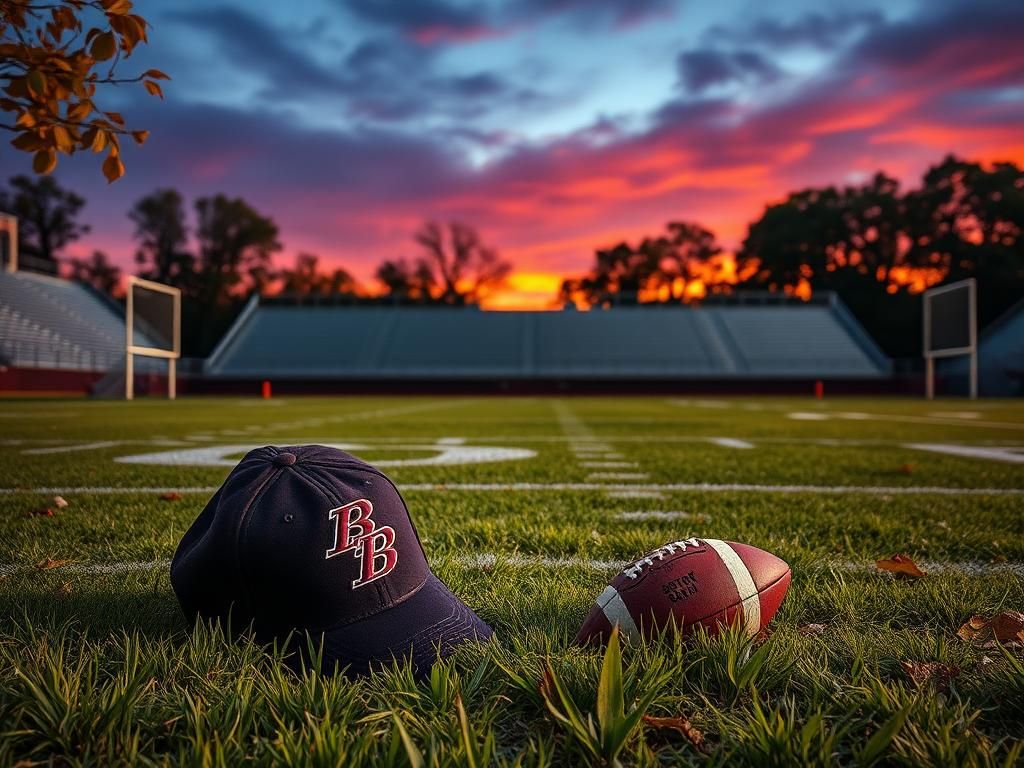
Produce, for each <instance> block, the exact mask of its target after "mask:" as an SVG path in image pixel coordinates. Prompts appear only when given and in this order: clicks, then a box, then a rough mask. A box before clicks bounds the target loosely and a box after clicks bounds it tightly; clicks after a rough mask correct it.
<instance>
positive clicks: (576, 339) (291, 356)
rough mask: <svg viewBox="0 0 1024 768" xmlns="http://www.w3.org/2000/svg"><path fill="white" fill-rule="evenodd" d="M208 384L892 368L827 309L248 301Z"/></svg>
mask: <svg viewBox="0 0 1024 768" xmlns="http://www.w3.org/2000/svg"><path fill="white" fill-rule="evenodd" d="M204 373H205V374H206V376H207V377H209V378H212V379H217V378H220V379H236V380H238V379H256V378H274V379H293V380H303V379H305V380H351V381H359V380H364V381H369V380H381V381H384V380H392V381H401V380H405V381H412V380H426V381H429V380H438V381H441V380H445V381H451V380H506V379H507V380H531V379H532V380H567V379H572V380H587V379H590V380H615V381H623V382H625V381H629V380H649V381H666V380H675V381H679V380H690V379H704V380H721V379H735V380H742V379H748V380H807V379H845V380H866V379H881V378H886V377H888V376H889V375H890V363H889V361H888V359H886V358H885V356H884V355H883V354H882V353H881V351H880V350H879V349H878V347H877V346H876V345H875V344H874V342H873V341H872V340H871V339H870V338H869V337H868V336H867V334H866V333H865V332H864V331H863V329H861V328H860V326H859V325H858V324H857V323H856V321H855V320H854V319H853V318H852V316H851V315H850V314H849V312H848V311H847V310H846V309H845V307H844V306H843V305H842V304H841V302H839V301H838V299H837V298H836V297H834V296H830V295H825V296H819V297H816V298H815V301H814V302H813V303H809V304H803V303H793V302H791V301H785V300H776V299H773V298H771V297H761V298H759V299H758V300H757V301H755V302H746V303H744V302H733V303H722V304H717V305H713V304H708V305H705V306H701V307H686V306H672V307H668V306H656V307H650V306H645V307H637V306H633V307H616V308H612V309H604V310H592V311H589V312H577V311H562V312H484V311H481V310H478V309H475V308H468V307H467V308H441V307H400V306H395V307H389V306H380V305H365V304H363V305H360V304H354V305H347V306H346V305H332V304H322V303H320V304H318V303H304V302H302V301H298V302H295V301H292V302H288V301H280V300H274V299H270V300H268V299H263V300H260V299H258V298H253V299H252V300H251V301H250V303H249V305H248V306H247V307H246V309H245V311H244V312H243V313H242V315H241V316H240V317H239V319H238V320H237V321H236V322H235V324H234V326H232V328H231V329H230V330H229V332H228V333H227V334H226V335H225V337H224V339H223V340H222V341H221V344H220V345H219V346H218V347H217V349H216V350H215V351H214V353H213V354H212V355H211V356H210V358H209V359H208V360H207V362H206V365H205V368H204Z"/></svg>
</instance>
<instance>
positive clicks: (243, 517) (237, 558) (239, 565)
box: [235, 469, 283, 615]
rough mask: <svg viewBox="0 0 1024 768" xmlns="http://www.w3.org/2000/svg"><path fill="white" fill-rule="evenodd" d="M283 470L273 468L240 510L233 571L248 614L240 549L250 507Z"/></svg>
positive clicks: (248, 518)
mask: <svg viewBox="0 0 1024 768" xmlns="http://www.w3.org/2000/svg"><path fill="white" fill-rule="evenodd" d="M282 471H283V470H280V469H275V470H273V471H272V472H271V473H270V474H269V475H267V477H266V478H265V479H264V480H263V482H262V483H261V484H260V487H259V488H258V489H257V490H256V493H255V494H253V497H252V498H251V499H250V500H249V503H248V504H246V505H245V509H243V510H242V515H241V519H240V520H239V522H238V531H237V533H236V536H235V572H236V574H237V577H238V585H239V587H240V588H241V593H242V600H243V602H244V604H245V608H246V610H247V611H248V613H249V614H250V615H252V604H251V603H250V601H249V590H248V588H247V587H246V585H245V582H246V579H245V568H244V566H243V564H242V549H243V547H244V546H245V541H244V540H245V537H246V534H248V532H249V525H250V523H251V522H252V514H251V512H252V508H253V507H254V506H256V504H257V503H258V502H259V500H260V499H262V498H263V494H264V493H266V491H267V488H268V487H269V486H270V484H271V483H272V482H273V481H274V480H276V479H277V477H278V476H279V475H280V474H281V472H282Z"/></svg>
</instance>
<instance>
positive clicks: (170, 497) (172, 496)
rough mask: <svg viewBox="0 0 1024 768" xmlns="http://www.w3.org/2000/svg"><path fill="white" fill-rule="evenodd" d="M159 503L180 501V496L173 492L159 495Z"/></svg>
mask: <svg viewBox="0 0 1024 768" xmlns="http://www.w3.org/2000/svg"><path fill="white" fill-rule="evenodd" d="M160 500H161V501H181V494H180V493H176V492H175V491H169V492H167V493H161V494H160Z"/></svg>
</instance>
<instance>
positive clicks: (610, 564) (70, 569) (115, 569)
mask: <svg viewBox="0 0 1024 768" xmlns="http://www.w3.org/2000/svg"><path fill="white" fill-rule="evenodd" d="M433 560H434V562H435V564H437V563H444V562H445V561H446V560H450V561H451V562H454V563H457V564H458V565H461V566H464V567H466V568H493V567H495V566H496V565H498V564H499V563H501V564H505V565H510V566H513V567H526V568H586V569H588V570H595V571H615V570H618V569H619V568H621V567H622V566H623V565H625V564H626V563H627V562H628V561H627V560H619V559H611V560H605V559H596V558H587V557H581V556H579V555H570V556H567V557H566V556H555V555H528V554H521V553H518V552H509V553H502V552H478V553H475V554H471V555H456V556H453V557H450V558H449V557H446V556H445V555H443V554H439V555H436V556H435V557H434V558H433ZM170 565H171V561H170V560H151V561H127V562H117V561H115V562H107V563H89V562H80V563H75V562H71V563H67V564H65V565H59V566H56V567H54V568H46V569H43V568H40V567H39V566H37V565H30V564H22V565H18V564H0V576H13V575H16V574H24V573H33V572H34V573H45V572H53V573H57V574H80V575H96V576H104V575H123V574H126V573H144V572H149V571H157V570H166V569H168V568H170ZM918 565H919V566H920V567H921V569H922V570H923V571H924V572H925V573H928V574H936V575H937V574H941V573H963V574H967V575H972V576H987V575H993V574H999V573H1010V574H1015V575H1021V576H1024V563H1021V562H1008V563H989V562H985V561H983V560H965V561H957V562H944V561H925V562H922V563H918ZM830 570H840V571H851V572H859V573H872V572H877V571H878V569H877V567H876V566H875V564H874V563H872V562H859V561H849V560H839V561H825V562H822V563H814V564H813V565H812V566H811V567H810V568H809V569H807V571H810V572H813V573H821V572H823V571H830ZM880 575H882V574H881V573H880Z"/></svg>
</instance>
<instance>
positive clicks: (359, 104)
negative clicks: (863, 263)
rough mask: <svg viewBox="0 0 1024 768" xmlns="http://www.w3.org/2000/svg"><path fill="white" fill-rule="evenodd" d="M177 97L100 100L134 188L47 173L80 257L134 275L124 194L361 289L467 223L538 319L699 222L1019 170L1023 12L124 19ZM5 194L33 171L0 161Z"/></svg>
mask: <svg viewBox="0 0 1024 768" xmlns="http://www.w3.org/2000/svg"><path fill="white" fill-rule="evenodd" d="M136 8H137V10H138V12H140V13H141V14H142V15H143V16H145V17H146V18H147V19H149V21H150V22H151V24H152V29H151V31H150V40H151V42H150V45H149V46H148V47H145V48H144V49H140V50H139V52H138V53H137V54H136V55H135V56H133V57H132V58H131V59H129V60H127V61H126V62H124V63H123V64H122V66H121V69H120V70H119V74H122V75H128V74H132V73H133V72H134V71H135V70H138V71H141V70H142V69H145V68H147V67H151V66H152V67H159V68H160V69H162V70H164V71H166V72H167V73H168V74H170V75H171V77H172V78H173V79H172V81H171V82H169V83H167V84H165V87H164V91H165V94H166V100H165V101H163V102H161V101H159V100H156V99H153V98H152V97H149V96H147V95H146V94H145V93H144V91H143V90H142V88H141V87H134V88H120V89H118V90H117V91H116V92H114V93H111V94H110V95H109V96H108V97H107V103H108V104H111V105H112V106H114V107H115V108H119V109H120V110H121V111H122V112H123V113H124V114H125V116H126V118H127V119H128V121H129V125H130V127H132V128H146V129H149V130H150V131H151V132H152V135H151V138H150V140H149V141H148V142H147V144H146V146H145V147H143V148H141V149H128V150H126V152H125V160H126V164H127V166H128V172H127V176H126V177H125V178H124V179H123V180H121V181H118V182H116V183H115V184H113V185H110V186H108V185H107V184H106V183H105V182H104V180H103V179H102V176H101V175H100V173H99V169H98V164H97V162H96V160H95V158H91V157H89V158H84V157H83V158H78V157H76V158H73V159H71V160H68V159H66V158H65V159H62V160H61V164H60V167H59V168H58V171H57V174H56V175H57V178H58V180H59V181H60V182H61V183H63V184H65V185H66V186H69V187H71V188H73V189H75V190H76V191H78V192H79V193H80V194H82V195H84V196H85V197H86V198H87V200H88V205H87V207H86V208H85V209H84V219H85V220H86V221H87V222H88V223H90V224H91V225H92V227H93V232H92V233H91V234H90V235H88V236H87V237H86V238H84V239H83V241H82V242H81V243H79V244H77V245H76V246H75V247H74V249H73V252H74V253H75V254H76V255H84V254H87V253H88V252H91V251H92V250H93V249H94V248H100V249H102V250H105V251H107V252H108V254H109V255H110V256H112V257H113V259H114V261H115V262H117V263H119V264H121V265H122V266H124V267H127V268H130V267H131V256H132V253H133V246H132V242H131V234H132V225H131V222H130V221H129V220H128V218H127V216H126V212H127V210H128V209H129V208H130V206H131V204H132V203H133V201H134V200H136V199H138V198H139V197H141V196H142V195H144V194H146V193H148V192H150V191H152V190H154V189H156V188H158V187H167V186H171V187H175V188H177V189H179V190H180V191H181V192H182V193H183V194H184V195H185V196H186V197H187V198H188V199H189V201H191V200H192V199H194V198H195V197H198V196H202V195H208V194H214V193H218V192H222V193H225V194H227V195H232V196H241V197H243V198H245V199H246V200H247V201H249V202H250V203H251V204H252V205H254V206H255V207H256V208H257V209H258V210H260V211H261V212H263V213H266V214H269V215H271V216H272V217H273V218H274V219H275V220H276V221H277V223H278V224H279V226H280V228H281V240H282V242H283V244H284V246H285V250H284V251H283V252H282V254H280V255H279V256H278V263H279V264H286V263H290V262H291V261H292V260H293V259H294V255H295V254H296V253H297V252H299V251H306V252H312V253H316V254H319V255H320V256H321V258H322V260H323V261H325V262H326V263H327V264H329V265H331V266H333V265H341V266H344V267H345V268H347V269H348V270H349V271H351V272H352V273H353V274H355V275H356V276H357V277H358V278H360V279H361V280H364V281H369V280H370V279H371V276H372V273H373V269H374V267H375V266H376V265H377V264H378V263H379V262H380V261H381V260H383V259H386V258H396V257H401V256H406V257H410V256H414V255H415V254H416V248H415V245H414V244H413V242H412V234H413V232H414V231H415V230H416V228H417V227H418V226H419V225H420V223H421V222H423V221H424V220H426V219H438V220H442V221H447V220H452V219H455V220H460V221H464V222H466V223H468V224H471V225H473V226H475V227H477V228H478V229H479V230H480V232H481V233H482V235H483V237H484V240H485V241H486V242H487V243H489V244H491V245H493V246H495V247H497V248H498V249H499V251H500V252H501V253H502V254H503V255H504V256H506V257H507V258H508V259H509V260H511V261H512V263H513V264H514V267H515V272H516V274H515V275H514V276H513V278H512V281H511V284H510V287H509V289H508V290H507V291H506V295H505V297H504V298H503V299H501V300H500V301H499V303H503V304H504V305H505V306H510V305H511V306H530V305H537V304H538V303H543V302H544V301H547V300H548V299H550V296H551V293H552V292H553V291H554V290H555V289H556V288H557V284H558V281H559V279H560V278H561V277H562V276H565V275H570V274H577V273H581V272H583V271H585V270H586V269H587V267H588V266H589V265H590V263H591V261H592V258H593V252H594V249H595V248H597V247H605V246H610V245H613V244H614V243H616V242H618V241H620V240H623V239H627V240H631V241H632V240H636V239H639V238H640V237H642V236H644V235H655V234H657V233H659V232H660V231H661V230H662V229H663V227H664V225H665V223H666V222H668V221H670V220H677V219H684V220H689V221H696V222H700V223H702V224H703V225H705V226H706V227H708V228H710V229H711V230H713V231H714V232H716V233H717V235H718V236H719V238H720V240H721V241H722V242H723V244H724V245H726V246H727V247H736V246H738V245H739V243H740V242H741V241H742V239H743V236H744V234H745V231H746V227H747V225H748V223H749V222H750V221H752V220H754V219H756V218H757V217H758V216H759V215H760V214H761V212H762V211H763V210H764V206H765V205H766V204H767V203H770V202H773V201H778V200H780V199H782V198H783V197H784V196H785V195H786V193H787V192H790V191H793V190H796V189H799V188H802V187H806V186H812V185H824V184H830V183H831V184H839V185H843V184H857V183H860V182H863V181H865V180H866V179H868V178H869V177H870V176H871V175H872V174H873V173H874V172H875V171H877V170H879V169H882V170H885V171H886V172H888V173H890V174H892V175H895V176H896V177H897V178H899V179H900V180H901V181H902V182H903V183H904V185H905V186H913V185H914V184H915V183H916V182H917V181H918V179H919V178H920V176H921V174H922V172H923V171H924V170H925V169H926V168H927V167H928V166H929V165H930V164H932V163H935V162H938V161H939V160H940V159H941V158H942V157H943V156H944V155H946V154H948V153H955V154H957V155H959V156H962V157H966V158H969V159H974V160H980V161H996V160H1011V161H1014V162H1018V163H1024V43H1022V42H1021V41H1022V40H1024V3H1020V2H1010V1H1009V0H1003V1H1002V2H983V1H979V0H970V1H968V0H962V1H961V2H948V1H946V0H931V1H925V2H916V1H914V2H910V1H908V0H887V1H886V2H873V1H872V0H866V1H865V2H858V3H838V2H836V3H832V4H826V3H822V2H820V0H816V1H811V0H809V1H807V2H804V1H803V0H778V2H774V3H764V2H760V1H759V0H758V1H755V0H740V1H735V0H717V1H716V2H700V3H696V2H689V3H683V2H671V1H670V0H519V1H517V2H462V1H461V0H459V1H456V0H407V1H401V2H399V1H397V0H304V1H303V2H292V3H281V2H276V1H274V2H271V1H270V0H244V1H240V2H224V1H221V0H175V2H173V3H171V2H157V1H156V0H148V1H147V0H137V2H136ZM0 163H2V166H3V175H4V176H5V177H6V176H9V175H11V174H13V173H18V172H30V158H29V157H27V156H25V157H22V156H20V155H18V154H17V153H16V152H14V151H13V150H11V149H10V148H9V147H6V146H5V148H4V149H2V150H0Z"/></svg>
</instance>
